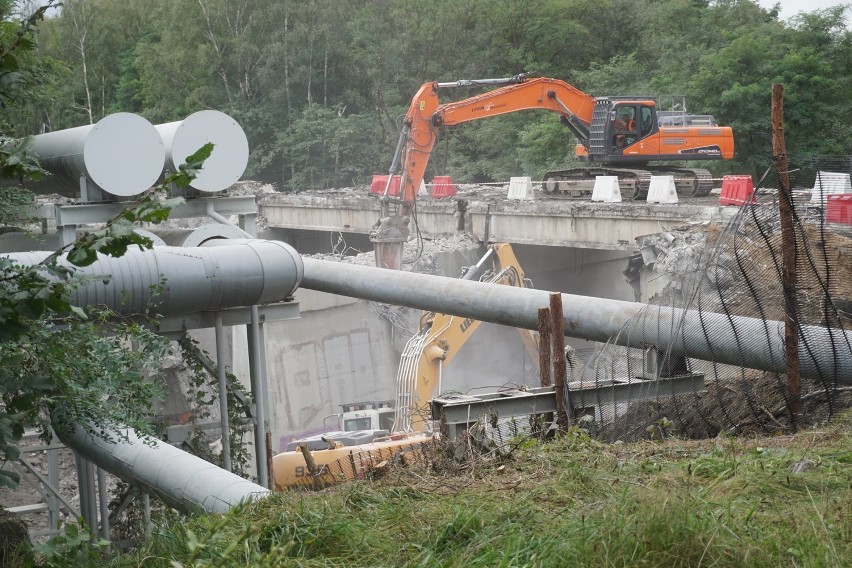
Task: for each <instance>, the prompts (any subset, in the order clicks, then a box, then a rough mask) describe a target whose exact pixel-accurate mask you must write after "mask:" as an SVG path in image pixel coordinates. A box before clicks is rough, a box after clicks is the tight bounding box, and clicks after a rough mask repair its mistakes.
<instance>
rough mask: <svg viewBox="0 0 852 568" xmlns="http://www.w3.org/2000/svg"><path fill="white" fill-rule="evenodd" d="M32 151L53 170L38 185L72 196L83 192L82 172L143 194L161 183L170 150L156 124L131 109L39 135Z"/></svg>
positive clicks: (100, 185)
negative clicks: (158, 180) (167, 151)
mask: <svg viewBox="0 0 852 568" xmlns="http://www.w3.org/2000/svg"><path fill="white" fill-rule="evenodd" d="M32 151H33V154H35V155H36V156H38V158H39V161H40V162H41V165H42V167H43V168H44V169H46V170H47V171H48V172H50V174H51V175H49V176H46V177H45V178H44V179H43V180H42V181H40V182H39V183H37V184H35V185H34V187H33V190H34V191H36V192H37V193H59V194H61V195H65V196H70V197H77V196H79V195H80V178H81V177H84V178H85V179H86V183H87V184H88V186H89V187H90V188H93V189H99V190H101V191H104V192H106V193H108V194H110V195H114V196H118V197H130V196H133V195H139V194H140V193H142V192H144V191H145V190H147V189H148V188H150V187H151V186H153V185H154V184H155V183H157V179H158V178H159V177H160V175H161V174H162V172H163V164H164V162H165V156H166V152H165V147H164V145H163V140H162V138H160V135H159V134H158V133H157V130H156V128H154V125H152V124H151V123H150V122H148V121H147V120H145V119H144V118H142V117H141V116H139V115H136V114H132V113H129V112H118V113H115V114H110V115H108V116H105V117H104V118H102V119H101V120H99V121H98V122H96V123H95V124H88V125H86V126H78V127H76V128H69V129H67V130H57V131H56V132H48V133H46V134H39V135H37V136H33V147H32Z"/></svg>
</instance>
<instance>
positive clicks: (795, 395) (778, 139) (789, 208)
mask: <svg viewBox="0 0 852 568" xmlns="http://www.w3.org/2000/svg"><path fill="white" fill-rule="evenodd" d="M772 156H773V160H774V161H775V169H776V170H777V171H778V187H779V189H780V191H779V194H778V215H779V217H780V221H781V283H782V287H783V289H784V354H785V356H786V359H787V395H788V397H789V403H788V404H789V408H790V418H791V420H792V423H793V428H796V427H797V424H798V421H799V417H800V416H801V413H802V383H801V377H800V376H799V329H798V320H797V317H796V311H797V305H796V304H797V302H796V296H797V290H796V233H795V229H794V226H793V194H792V191H791V190H790V176H789V174H788V172H787V149H786V147H785V142H784V85H781V84H778V83H776V84H774V85H772Z"/></svg>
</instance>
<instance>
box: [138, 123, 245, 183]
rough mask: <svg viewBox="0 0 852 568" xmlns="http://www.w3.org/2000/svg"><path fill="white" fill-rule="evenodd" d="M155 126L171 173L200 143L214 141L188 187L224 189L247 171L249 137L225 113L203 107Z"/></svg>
mask: <svg viewBox="0 0 852 568" xmlns="http://www.w3.org/2000/svg"><path fill="white" fill-rule="evenodd" d="M155 128H156V129H157V132H159V133H160V136H161V137H162V139H163V144H164V146H165V148H166V169H167V170H169V171H172V172H174V171H177V169H178V167H180V165H181V164H184V163H186V158H187V157H188V156H191V155H192V154H194V153H195V152H197V151H198V150H199V149H200V148H201V147H202V146H204V145H205V144H207V143H208V142H212V143H213V153H212V154H210V157H209V158H208V159H207V160H206V161H205V162H204V166H203V167H202V168H201V171H200V172H199V173H198V175H197V176H196V177H195V179H193V180H192V181H191V182H190V184H189V185H190V187H193V188H195V189H197V190H199V191H204V192H216V191H223V190H225V189H228V188H229V187H231V186H232V185H233V184H234V183H236V182H237V181H239V179H240V178H241V177H242V175H243V173H244V172H245V170H246V166H247V165H248V158H249V145H248V138H246V133H245V132H244V131H243V129H242V127H241V126H240V125H239V123H237V121H236V120H234V119H233V118H231V117H230V116H228V115H227V114H225V113H224V112H219V111H217V110H202V111H199V112H196V113H193V114H191V115H189V116H188V117H186V118H185V119H183V120H179V121H177V122H168V123H166V124H158V125H157V126H156V127H155Z"/></svg>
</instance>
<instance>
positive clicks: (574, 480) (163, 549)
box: [112, 417, 852, 567]
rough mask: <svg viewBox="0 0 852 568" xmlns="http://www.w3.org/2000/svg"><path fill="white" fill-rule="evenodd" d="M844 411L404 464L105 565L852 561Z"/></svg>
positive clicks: (296, 495) (159, 541)
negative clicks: (778, 425)
mask: <svg viewBox="0 0 852 568" xmlns="http://www.w3.org/2000/svg"><path fill="white" fill-rule="evenodd" d="M850 424H852V420H850V417H847V418H846V419H844V420H843V421H841V422H840V423H837V424H835V425H834V426H833V427H832V428H829V429H824V430H820V431H808V432H803V433H800V434H798V435H796V436H779V437H774V438H762V439H753V440H746V439H735V438H717V439H714V440H706V441H701V442H695V441H681V440H666V441H663V442H643V443H638V444H625V445H603V444H599V443H597V442H595V441H592V440H590V439H589V438H587V437H585V436H583V435H581V434H579V433H578V432H572V433H569V434H567V435H565V436H562V437H560V438H559V439H557V440H555V441H552V442H550V443H547V444H536V445H534V446H532V447H528V448H524V449H523V450H520V451H518V452H517V453H516V454H515V455H514V456H513V457H512V458H511V459H510V460H508V462H507V461H505V460H504V461H503V462H502V464H503V467H502V468H500V467H498V465H499V464H497V463H496V462H485V461H481V462H477V463H474V464H471V466H470V467H468V468H467V469H465V470H463V472H462V473H460V474H459V473H454V474H452V475H450V474H441V473H440V472H435V471H430V470H428V469H427V468H423V469H416V468H412V469H410V470H397V471H395V472H393V473H392V474H390V475H389V476H387V477H385V478H384V479H381V480H377V481H359V482H354V483H350V484H347V485H343V486H338V487H336V488H333V489H328V490H325V491H322V492H318V493H304V492H284V493H277V494H275V495H273V496H272V497H270V498H269V499H266V500H264V501H263V502H260V503H256V504H252V505H249V506H246V507H243V508H241V509H239V510H236V511H232V512H231V513H230V514H229V515H226V516H223V517H220V516H203V517H197V518H192V519H185V520H180V519H176V520H174V521H173V522H171V523H169V524H168V526H163V527H161V528H160V529H159V530H158V531H157V533H156V534H155V536H154V537H153V538H152V539H151V541H150V542H149V543H148V544H147V545H146V546H145V547H144V548H143V549H141V550H138V551H136V552H134V553H133V554H129V555H125V556H120V557H115V558H113V559H112V565H113V566H121V567H125V566H146V567H147V566H169V567H170V566H173V565H174V564H172V563H173V562H175V563H180V564H183V565H187V566H262V565H267V566H281V565H286V566H346V567H350V566H465V567H475V566H488V567H492V566H760V567H765V566H838V567H839V566H849V565H852V426H850Z"/></svg>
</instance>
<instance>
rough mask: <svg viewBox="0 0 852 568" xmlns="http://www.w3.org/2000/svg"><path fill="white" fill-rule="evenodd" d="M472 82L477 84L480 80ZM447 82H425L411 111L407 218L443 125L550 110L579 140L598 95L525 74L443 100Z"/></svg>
mask: <svg viewBox="0 0 852 568" xmlns="http://www.w3.org/2000/svg"><path fill="white" fill-rule="evenodd" d="M459 83H461V84H464V85H466V83H467V82H459ZM469 83H472V84H477V82H475V81H471V82H469ZM442 85H448V84H446V83H434V82H433V83H426V84H424V85H422V86H421V87H420V89H419V90H418V91H417V94H415V95H414V98H413V99H412V101H411V105H410V106H409V108H408V112H407V113H406V115H405V127H406V129H407V142H406V144H405V150H404V152H403V161H402V163H403V168H404V171H405V175H404V179H403V187H402V215H403V216H406V215H410V213H411V209H412V207H413V204H414V199H415V195H416V194H417V190H418V189H419V188H420V182H421V181H422V180H423V174H424V173H425V171H426V166H427V164H428V163H429V157H430V156H431V154H432V149H433V148H434V146H435V142H436V141H437V130H438V128H440V127H443V126H453V125H457V124H462V123H465V122H470V121H473V120H479V119H481V118H489V117H493V116H499V115H501V114H508V113H511V112H518V111H522V110H546V111H550V112H555V113H556V114H558V115H559V116H560V117H561V118H562V119H563V122H564V123H565V124H566V125H567V126H568V127H569V128H571V130H572V131H573V132H574V134H575V135H577V137H578V138H580V139H587V138H588V137H589V127H590V125H591V122H592V113H593V111H594V108H595V99H594V97H591V96H589V95H587V94H585V93H583V92H582V91H580V90H578V89H576V88H575V87H572V86H571V85H569V84H568V83H566V82H564V81H560V80H558V79H549V78H546V77H539V78H535V79H523V78H521V79H518V82H517V83H514V84H510V85H506V86H504V87H500V88H499V89H495V90H493V91H489V92H487V93H483V94H480V95H476V96H473V97H470V98H467V99H464V100H461V101H457V102H451V103H446V104H439V101H438V91H439V89H441V88H442ZM449 85H455V84H453V83H450V84H449Z"/></svg>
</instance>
